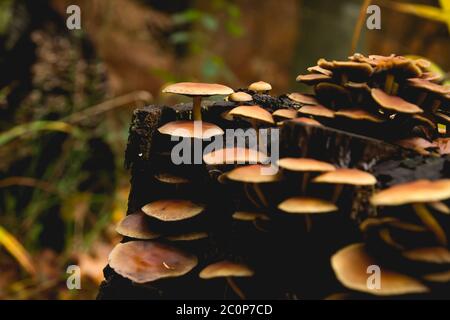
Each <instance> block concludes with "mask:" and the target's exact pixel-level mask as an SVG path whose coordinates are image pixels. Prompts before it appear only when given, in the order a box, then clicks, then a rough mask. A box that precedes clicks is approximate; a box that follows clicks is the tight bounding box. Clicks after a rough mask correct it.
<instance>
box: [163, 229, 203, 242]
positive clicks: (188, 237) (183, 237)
mask: <svg viewBox="0 0 450 320" xmlns="http://www.w3.org/2000/svg"><path fill="white" fill-rule="evenodd" d="M206 238H208V233H206V232H201V231H200V232H189V233H181V234H176V235H170V236H166V239H167V240H169V241H196V240H202V239H206Z"/></svg>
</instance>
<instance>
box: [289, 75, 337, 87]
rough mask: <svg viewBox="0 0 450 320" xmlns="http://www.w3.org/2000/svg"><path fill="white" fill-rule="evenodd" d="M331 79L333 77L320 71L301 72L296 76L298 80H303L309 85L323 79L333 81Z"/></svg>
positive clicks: (302, 81)
mask: <svg viewBox="0 0 450 320" xmlns="http://www.w3.org/2000/svg"><path fill="white" fill-rule="evenodd" d="M331 80H332V78H331V77H330V76H327V75H325V74H320V73H311V74H306V75H302V74H301V75H299V76H298V77H297V78H296V81H297V82H301V83H304V84H307V85H316V84H318V83H321V82H323V81H331Z"/></svg>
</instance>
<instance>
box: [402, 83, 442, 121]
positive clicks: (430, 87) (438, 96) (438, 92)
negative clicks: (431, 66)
mask: <svg viewBox="0 0 450 320" xmlns="http://www.w3.org/2000/svg"><path fill="white" fill-rule="evenodd" d="M408 84H409V85H410V86H411V87H413V88H417V89H420V90H422V91H423V93H422V95H421V96H420V97H419V103H422V102H423V101H424V100H425V98H426V96H427V95H432V96H433V97H434V102H433V105H432V106H431V111H432V112H433V113H434V112H436V111H437V110H438V109H439V107H440V106H441V104H442V101H443V100H445V99H446V95H447V94H449V93H450V86H441V85H439V84H436V83H434V82H431V81H428V80H424V79H420V78H413V79H408Z"/></svg>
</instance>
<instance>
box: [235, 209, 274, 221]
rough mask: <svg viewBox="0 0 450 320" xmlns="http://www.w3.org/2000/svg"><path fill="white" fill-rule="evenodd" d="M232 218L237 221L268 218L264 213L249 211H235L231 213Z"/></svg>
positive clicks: (266, 219)
mask: <svg viewBox="0 0 450 320" xmlns="http://www.w3.org/2000/svg"><path fill="white" fill-rule="evenodd" d="M232 218H233V219H235V220H239V221H255V220H265V221H268V220H270V219H269V217H268V216H267V215H265V214H264V213H259V212H249V211H236V212H235V213H233V215H232Z"/></svg>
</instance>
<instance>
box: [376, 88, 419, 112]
mask: <svg viewBox="0 0 450 320" xmlns="http://www.w3.org/2000/svg"><path fill="white" fill-rule="evenodd" d="M372 98H373V99H374V100H375V101H376V103H378V104H379V105H380V106H381V107H382V108H384V109H387V110H389V111H393V112H395V113H397V112H399V113H409V114H414V113H422V112H423V110H422V109H421V108H420V107H418V106H416V105H415V104H412V103H410V102H408V101H405V100H403V99H402V98H400V97H398V96H390V95H388V94H387V93H385V92H384V91H383V90H380V89H372Z"/></svg>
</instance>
